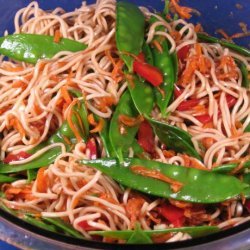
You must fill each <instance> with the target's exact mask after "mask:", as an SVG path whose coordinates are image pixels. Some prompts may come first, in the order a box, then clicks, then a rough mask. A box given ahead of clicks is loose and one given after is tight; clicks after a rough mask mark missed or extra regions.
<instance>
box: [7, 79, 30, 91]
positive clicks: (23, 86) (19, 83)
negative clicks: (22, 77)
mask: <svg viewBox="0 0 250 250" xmlns="http://www.w3.org/2000/svg"><path fill="white" fill-rule="evenodd" d="M11 87H12V88H21V89H22V90H25V89H26V88H27V84H26V83H25V82H23V81H15V82H13V83H12V85H11Z"/></svg>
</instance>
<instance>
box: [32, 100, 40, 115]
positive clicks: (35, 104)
mask: <svg viewBox="0 0 250 250" xmlns="http://www.w3.org/2000/svg"><path fill="white" fill-rule="evenodd" d="M33 107H34V111H35V113H36V114H37V115H40V114H41V113H42V109H41V108H40V106H39V105H38V104H37V103H36V102H35V103H34V105H33Z"/></svg>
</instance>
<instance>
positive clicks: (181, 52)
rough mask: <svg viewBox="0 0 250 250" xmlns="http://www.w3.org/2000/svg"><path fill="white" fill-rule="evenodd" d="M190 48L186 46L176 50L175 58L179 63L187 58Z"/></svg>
mask: <svg viewBox="0 0 250 250" xmlns="http://www.w3.org/2000/svg"><path fill="white" fill-rule="evenodd" d="M190 48H191V47H190V45H186V46H184V47H182V48H181V49H180V50H178V52H177V57H178V58H179V59H180V60H181V61H184V60H185V59H186V58H187V56H188V53H189V50H190Z"/></svg>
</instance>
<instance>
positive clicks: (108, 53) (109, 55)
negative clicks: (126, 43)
mask: <svg viewBox="0 0 250 250" xmlns="http://www.w3.org/2000/svg"><path fill="white" fill-rule="evenodd" d="M105 55H106V56H107V57H108V59H109V60H110V61H111V63H112V65H113V66H114V67H115V65H116V62H115V59H114V58H113V57H112V55H111V50H110V49H107V50H105Z"/></svg>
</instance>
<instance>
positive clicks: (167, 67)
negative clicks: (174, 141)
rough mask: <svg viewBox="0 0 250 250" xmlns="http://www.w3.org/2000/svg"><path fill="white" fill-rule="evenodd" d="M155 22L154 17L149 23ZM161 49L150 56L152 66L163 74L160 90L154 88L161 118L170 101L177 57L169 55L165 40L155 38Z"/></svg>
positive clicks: (175, 76)
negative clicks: (152, 62)
mask: <svg viewBox="0 0 250 250" xmlns="http://www.w3.org/2000/svg"><path fill="white" fill-rule="evenodd" d="M155 21H157V19H156V18H155V17H152V18H151V19H150V23H154V22H155ZM164 29H165V28H164V27H158V28H157V30H164ZM155 39H156V40H157V41H158V42H159V44H160V45H161V47H162V51H159V50H158V49H157V48H155V47H153V48H152V54H153V59H154V66H155V67H157V68H158V69H160V70H161V72H162V73H163V77H164V78H163V79H164V81H163V83H162V84H161V85H160V86H159V88H160V90H159V89H157V88H155V89H154V90H155V95H156V103H157V105H158V106H159V108H160V111H161V114H162V116H163V117H165V116H166V109H167V106H168V104H169V102H170V101H171V98H172V95H173V91H174V83H175V82H176V81H177V69H178V65H177V62H178V60H177V57H176V53H175V52H174V53H173V54H169V48H168V42H167V41H166V39H162V37H160V36H158V37H156V38H155Z"/></svg>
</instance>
